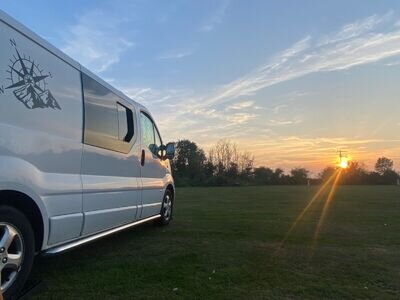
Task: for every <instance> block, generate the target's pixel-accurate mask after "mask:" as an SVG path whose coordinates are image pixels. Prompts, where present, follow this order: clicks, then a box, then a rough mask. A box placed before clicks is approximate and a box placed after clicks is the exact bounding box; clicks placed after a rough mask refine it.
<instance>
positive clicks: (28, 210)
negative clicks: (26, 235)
mask: <svg viewBox="0 0 400 300" xmlns="http://www.w3.org/2000/svg"><path fill="white" fill-rule="evenodd" d="M0 205H7V206H11V207H14V208H16V209H18V210H19V211H21V212H22V213H23V214H24V215H25V216H26V217H27V218H28V220H29V222H30V223H31V226H32V229H33V232H34V235H35V248H36V249H35V250H36V251H37V252H39V251H40V250H41V249H42V246H43V243H44V237H45V234H46V227H45V223H44V219H43V215H42V212H41V210H40V208H39V206H38V205H37V203H36V201H35V200H34V199H33V198H32V197H31V196H29V195H28V194H26V193H23V192H21V191H17V190H0Z"/></svg>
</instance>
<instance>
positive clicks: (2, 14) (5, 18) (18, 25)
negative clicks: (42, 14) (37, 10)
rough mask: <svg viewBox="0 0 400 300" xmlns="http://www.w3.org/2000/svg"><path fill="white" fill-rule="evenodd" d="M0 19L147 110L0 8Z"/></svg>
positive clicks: (122, 96) (117, 93)
mask: <svg viewBox="0 0 400 300" xmlns="http://www.w3.org/2000/svg"><path fill="white" fill-rule="evenodd" d="M0 21H1V22H3V23H4V24H6V25H8V26H10V27H11V28H13V29H14V30H16V31H18V32H19V33H20V34H22V35H24V36H25V37H26V38H28V39H30V40H31V41H33V42H34V43H36V44H38V45H39V46H41V47H43V48H44V49H46V50H47V51H49V52H50V53H52V54H53V55H55V56H57V57H58V58H59V59H61V60H63V61H64V62H66V63H67V64H69V65H70V66H72V67H74V68H75V69H77V70H78V71H81V72H82V73H85V74H86V75H88V76H90V77H92V78H93V79H95V80H96V81H97V82H99V83H100V84H102V85H104V86H105V87H107V88H108V89H109V90H111V91H112V92H113V93H115V94H116V95H118V96H119V97H121V98H123V99H125V100H127V101H129V102H132V103H133V104H134V105H135V106H138V107H139V108H142V109H145V110H146V111H147V109H146V108H145V107H144V106H143V105H141V104H139V103H138V102H136V101H134V100H133V99H131V98H129V97H128V96H126V95H125V94H124V93H123V92H121V91H120V90H118V89H116V88H114V87H113V86H112V85H110V84H109V83H107V82H106V81H104V80H103V79H101V78H100V77H99V76H97V75H95V74H93V73H92V72H91V71H89V70H88V69H86V68H85V67H84V66H82V65H81V64H80V63H78V62H77V61H76V60H74V59H72V58H71V57H69V56H68V55H66V54H65V53H64V52H62V51H61V50H59V49H58V48H56V47H54V46H53V45H52V44H50V43H49V42H47V41H46V40H45V39H43V38H41V37H40V36H39V35H37V34H36V33H34V32H33V31H32V30H30V29H29V28H27V27H26V26H24V25H23V24H21V23H20V22H18V21H17V20H15V19H14V18H12V17H11V16H9V15H8V14H7V13H5V12H4V11H2V10H1V9H0Z"/></svg>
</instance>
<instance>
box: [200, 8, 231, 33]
mask: <svg viewBox="0 0 400 300" xmlns="http://www.w3.org/2000/svg"><path fill="white" fill-rule="evenodd" d="M229 4H230V0H222V1H220V2H219V5H218V7H217V8H216V10H215V11H214V12H213V13H212V14H211V15H210V16H209V17H208V18H207V19H206V20H205V22H204V23H203V25H202V26H201V27H200V28H199V31H200V32H209V31H212V30H214V28H215V27H216V26H217V25H218V24H220V23H222V20H223V19H224V17H225V14H226V10H227V9H228V7H229Z"/></svg>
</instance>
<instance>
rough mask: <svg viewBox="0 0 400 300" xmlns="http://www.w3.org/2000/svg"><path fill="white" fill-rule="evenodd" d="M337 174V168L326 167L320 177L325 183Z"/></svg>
mask: <svg viewBox="0 0 400 300" xmlns="http://www.w3.org/2000/svg"><path fill="white" fill-rule="evenodd" d="M335 172H336V168H334V167H326V168H325V169H323V170H322V171H321V173H319V175H318V177H319V178H320V179H321V180H322V181H323V182H325V181H327V180H328V179H329V178H330V177H331V176H332V175H333V174H334V173H335Z"/></svg>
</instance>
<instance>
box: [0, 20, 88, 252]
mask: <svg viewBox="0 0 400 300" xmlns="http://www.w3.org/2000/svg"><path fill="white" fill-rule="evenodd" d="M0 45H1V46H0V186H1V187H2V188H3V189H5V188H7V186H10V187H12V186H19V185H20V186H26V188H27V189H30V190H32V191H34V193H35V194H37V195H38V196H39V198H40V200H38V199H35V201H42V203H38V206H39V207H45V209H46V210H47V214H48V216H46V217H48V218H49V220H48V219H47V218H44V223H45V227H46V228H45V232H49V235H48V236H45V238H44V239H45V241H44V245H43V248H46V247H47V238H49V241H50V243H57V242H61V241H63V242H65V241H66V240H69V239H73V238H77V237H79V235H80V231H81V227H82V222H83V214H82V182H81V177H80V170H81V159H82V147H83V146H82V127H83V103H82V91H81V80H80V71H79V70H77V69H75V68H74V67H72V66H71V65H69V64H67V63H66V62H65V61H63V60H61V59H59V58H58V57H56V56H54V55H53V54H51V53H50V52H49V51H47V50H46V49H44V48H42V47H41V46H39V45H38V44H37V43H35V42H33V41H32V40H30V39H29V38H27V37H25V36H24V35H22V34H20V33H19V32H17V31H15V30H14V29H12V28H11V27H9V26H8V25H7V24H5V23H4V22H2V21H0ZM10 178H11V179H12V180H11V182H10ZM44 217H45V216H44ZM69 222H73V223H74V224H75V225H74V226H67V227H66V226H64V225H65V224H66V223H69Z"/></svg>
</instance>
